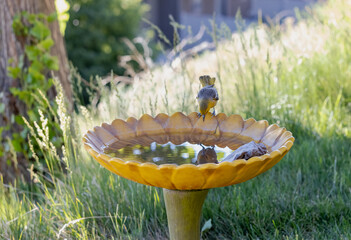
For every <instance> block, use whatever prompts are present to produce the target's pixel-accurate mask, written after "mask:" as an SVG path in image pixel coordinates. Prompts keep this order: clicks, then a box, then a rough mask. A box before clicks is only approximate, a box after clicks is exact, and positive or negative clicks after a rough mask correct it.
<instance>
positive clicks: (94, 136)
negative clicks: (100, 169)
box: [83, 112, 295, 190]
mask: <svg viewBox="0 0 351 240" xmlns="http://www.w3.org/2000/svg"><path fill="white" fill-rule="evenodd" d="M194 114H196V116H197V113H190V114H189V115H188V116H185V115H184V114H183V113H180V112H177V113H174V114H173V115H172V116H168V115H166V114H163V113H161V114H158V115H157V116H156V117H155V118H153V117H151V116H150V115H148V114H144V115H143V116H142V117H141V118H140V119H139V120H136V119H135V118H128V119H127V120H126V121H123V120H121V119H116V120H114V121H113V122H112V123H111V124H107V123H102V124H101V126H100V129H99V128H98V127H94V130H93V131H87V133H86V134H85V135H84V136H83V143H84V147H85V148H86V150H87V151H88V152H89V154H90V155H91V156H93V157H94V159H95V160H97V161H98V162H99V163H100V164H101V165H103V166H104V167H105V168H107V169H108V170H110V171H111V172H113V173H115V174H117V175H120V176H122V177H125V178H127V179H130V180H132V181H136V182H139V183H142V184H146V185H150V186H156V185H155V184H150V183H149V182H148V181H147V179H142V180H141V179H137V178H138V177H134V179H132V178H133V177H132V178H131V177H128V176H126V175H129V174H128V173H127V172H123V171H119V170H118V169H116V167H115V165H120V166H124V167H125V168H126V169H129V171H131V170H130V169H131V168H138V170H141V169H146V168H150V169H152V170H158V171H160V170H165V169H166V170H168V171H172V172H173V171H179V170H182V169H186V170H191V171H192V170H195V171H194V172H198V171H201V172H206V171H210V172H214V171H216V170H217V169H219V168H223V167H229V168H230V169H235V168H238V166H240V165H242V166H241V167H240V169H243V168H245V166H246V165H247V166H248V165H251V166H253V165H255V164H258V163H262V162H267V163H262V164H261V165H262V166H261V167H259V170H258V171H257V172H256V173H257V174H255V173H254V174H251V176H240V174H239V175H237V176H236V177H235V178H234V179H233V180H232V181H230V183H232V184H236V183H239V182H244V181H246V180H249V179H251V178H253V177H255V176H257V175H259V174H261V173H263V172H265V171H267V170H268V169H270V168H271V167H272V166H274V165H275V164H276V163H277V162H279V161H280V159H281V158H282V157H283V156H284V155H285V154H286V153H287V152H288V151H289V150H290V149H291V147H292V145H293V143H294V141H295V138H294V137H293V136H292V134H291V132H289V131H287V130H286V129H285V128H281V127H279V126H278V125H277V124H272V125H269V126H268V122H267V121H266V120H261V121H256V120H255V119H253V118H249V119H247V120H243V118H242V117H241V116H240V115H230V116H226V115H225V114H223V113H220V114H218V115H216V116H215V117H213V116H212V115H211V114H210V113H209V114H208V115H206V120H205V122H204V123H207V121H213V119H216V121H217V126H216V129H217V127H218V129H219V130H220V131H219V132H220V134H219V137H218V136H217V140H220V139H221V137H222V136H223V135H228V134H229V135H230V134H232V135H233V136H243V137H249V138H251V139H252V140H255V139H256V140H255V141H256V142H264V140H265V137H267V136H268V137H270V138H271V137H272V136H271V135H273V134H274V136H275V140H274V141H273V140H272V139H268V142H269V141H270V142H272V141H273V145H272V146H270V145H268V146H270V147H272V152H270V153H267V154H264V155H262V156H258V157H252V158H250V159H248V160H244V159H238V160H235V161H233V162H220V163H218V164H216V163H206V164H200V165H194V164H182V165H177V164H176V163H174V164H163V165H156V164H154V163H151V162H148V163H141V162H138V161H134V160H129V161H124V160H123V159H120V158H116V157H112V158H111V157H110V156H108V155H107V154H104V153H103V150H102V149H101V147H99V146H97V145H100V146H106V144H104V143H103V141H102V140H101V139H100V138H99V137H101V136H103V137H106V138H107V139H109V138H112V137H111V136H114V135H113V134H111V132H109V131H106V132H108V133H105V132H104V131H103V130H101V129H104V130H106V128H107V129H109V128H110V130H111V129H112V130H113V126H112V124H113V123H114V122H115V121H118V122H120V123H125V124H126V126H129V127H130V130H134V133H135V137H134V138H128V139H127V140H128V141H132V140H135V139H137V138H138V137H141V136H136V135H137V134H136V130H139V131H143V129H142V128H140V126H143V125H145V122H144V120H143V119H147V120H145V121H146V123H150V124H154V123H157V124H158V125H160V126H162V128H163V130H165V128H166V127H167V122H170V121H169V120H170V119H172V118H173V119H175V118H178V119H179V118H183V119H184V117H186V118H188V119H189V120H190V122H191V124H192V129H193V130H192V131H194V127H198V125H200V126H201V125H203V126H206V124H204V123H203V124H202V123H201V122H200V123H199V124H197V123H198V121H197V120H199V118H197V119H196V118H195V119H194ZM208 117H211V119H209V118H208ZM160 118H162V119H163V120H161V121H158V120H159V119H160ZM151 119H152V120H153V122H150V121H151ZM165 119H166V121H165ZM207 119H208V120H207ZM233 119H234V120H233ZM194 120H195V121H194ZM230 120H232V121H234V122H233V124H234V125H235V124H237V125H238V124H239V123H241V124H242V129H241V131H240V132H239V131H237V132H235V131H232V129H229V130H230V131H221V127H220V126H221V125H222V124H223V123H224V122H226V121H228V122H229V123H231V122H230ZM228 122H226V124H228ZM257 123H259V124H257ZM255 124H257V125H263V126H264V127H265V128H264V129H263V128H262V126H260V127H261V128H260V129H259V131H261V132H262V133H261V136H258V135H257V134H256V135H255V130H256V129H255V128H254V126H255ZM154 127H155V128H157V127H158V126H156V124H155V126H154ZM168 127H169V126H168ZM133 128H134V129H133ZM140 129H141V130H140ZM156 130H157V131H162V130H160V129H156ZM156 130H155V131H156ZM170 130H177V129H170V128H168V131H167V132H168V134H167V136H168V137H166V139H168V138H169V137H171V136H172V133H169V132H170ZM197 130H198V131H199V133H200V134H199V136H206V135H208V134H209V133H208V129H205V130H204V129H203V128H197ZM201 130H202V131H201ZM97 131H102V132H99V133H98V132H97ZM145 131H146V133H147V132H148V131H147V130H145ZM165 131H166V130H165ZM243 133H244V134H246V135H241V134H243ZM99 134H100V136H99ZM143 134H144V132H143V133H142V136H143V137H153V135H152V134H150V135H145V134H144V135H143ZM187 134H190V135H191V131H190V130H189V131H188V133H187ZM201 134H202V135H201ZM110 135H111V136H110ZM190 135H189V136H188V137H190V138H191V136H190ZM155 136H156V135H155ZM155 136H154V137H155ZM184 136H187V135H186V134H184ZM193 136H194V135H193ZM114 137H115V138H116V139H117V141H116V140H114V142H118V141H119V140H120V139H118V137H117V136H114ZM157 137H160V138H162V136H159V135H157ZM163 137H164V136H163ZM258 138H259V140H257V139H258ZM122 140H124V141H125V140H126V139H122ZM168 140H169V139H168ZM226 140H228V138H227V139H226ZM110 141H112V140H111V139H110V140H109V141H107V143H108V142H110ZM163 141H165V140H163ZM114 142H113V143H114ZM170 142H172V141H170ZM184 142H185V141H184ZM218 144H221V142H219V143H218ZM278 144H279V148H277V149H274V150H273V148H274V147H275V146H276V145H278ZM216 145H217V144H216ZM99 150H100V151H99ZM270 163H272V164H270ZM246 170H250V169H246ZM121 172H123V173H124V174H123V173H122V174H121ZM139 175H143V174H140V172H139ZM211 175H213V174H210V175H209V177H210V176H211ZM241 175H242V174H241ZM247 175H250V174H247ZM240 177H241V178H242V180H243V181H239V182H236V181H234V180H235V179H238V178H240ZM170 178H172V176H171V177H170ZM246 178H247V179H246ZM138 180H141V181H138ZM170 182H172V180H170ZM232 184H228V185H232ZM160 185H162V184H160ZM168 185H169V184H168ZM202 185H203V186H202V187H201V188H189V187H185V188H184V187H179V186H174V184H172V186H168V187H166V188H168V189H178V190H190V189H206V188H211V184H207V181H206V179H205V181H204V183H203V184H202ZM228 185H223V186H228ZM204 186H207V187H205V188H204ZM157 187H165V186H157ZM214 187H222V186H214Z"/></svg>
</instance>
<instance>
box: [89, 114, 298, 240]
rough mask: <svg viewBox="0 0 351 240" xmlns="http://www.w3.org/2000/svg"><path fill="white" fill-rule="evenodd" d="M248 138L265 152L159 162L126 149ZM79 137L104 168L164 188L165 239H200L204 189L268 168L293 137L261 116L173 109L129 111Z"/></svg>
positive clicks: (236, 143) (221, 144) (224, 143)
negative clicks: (137, 115)
mask: <svg viewBox="0 0 351 240" xmlns="http://www.w3.org/2000/svg"><path fill="white" fill-rule="evenodd" d="M251 141H255V142H256V143H263V144H264V145H265V146H266V147H267V149H268V153H267V154H264V155H262V156H257V157H252V158H250V159H248V160H244V159H239V160H235V161H232V162H228V161H223V162H219V163H206V164H200V165H195V164H193V163H184V164H177V163H167V162H166V163H163V164H160V165H158V164H156V163H154V162H145V161H141V160H140V159H139V158H138V157H137V156H136V155H134V156H135V159H133V158H131V157H130V155H128V154H126V153H127V152H128V151H129V152H130V149H131V147H133V146H142V147H148V146H150V144H153V143H156V144H167V143H169V142H171V143H172V144H174V145H180V144H184V143H189V144H203V145H206V146H214V145H216V146H217V147H218V148H226V147H228V148H229V149H231V150H235V149H237V148H238V147H240V146H242V145H243V144H246V143H249V142H251ZM83 142H84V147H85V149H86V150H87V151H88V152H89V154H90V155H91V156H93V157H94V159H95V160H96V161H98V162H99V163H100V164H101V165H102V166H104V167H105V168H106V169H108V170H109V171H111V172H113V173H115V174H117V175H119V176H121V177H124V178H126V179H129V180H132V181H134V182H137V183H141V184H145V185H149V186H154V187H160V188H163V195H164V199H165V204H166V212H167V219H168V228H169V236H170V239H172V240H185V239H189V240H196V239H200V218H201V211H202V205H203V202H204V201H205V198H206V196H207V193H208V191H209V189H211V188H217V187H225V186H230V185H234V184H238V183H241V182H245V181H247V180H249V179H251V178H254V177H256V176H257V175H259V174H261V173H263V172H265V171H267V170H268V169H270V168H271V167H273V166H274V165H275V164H276V163H277V162H279V161H280V160H281V159H282V158H283V157H284V156H285V154H286V153H287V152H288V151H289V150H290V148H291V147H292V145H293V142H294V137H293V136H292V134H291V132H289V131H287V130H286V129H285V128H281V127H279V126H278V125H277V124H272V125H269V124H268V122H267V121H266V120H261V121H256V120H255V119H253V118H249V119H247V120H244V119H243V118H242V117H241V116H240V115H230V116H226V115H225V114H223V113H219V114H217V115H216V116H213V115H212V114H211V113H208V114H207V115H206V117H205V120H203V118H202V117H201V118H200V117H199V116H198V114H197V113H195V112H193V113H191V114H189V115H187V116H186V115H184V114H183V113H180V112H177V113H174V114H173V115H172V116H168V115H166V114H163V113H160V114H158V115H157V116H156V117H151V116H150V115H147V114H144V115H143V116H142V117H141V118H140V119H138V120H137V119H135V118H133V117H130V118H128V119H127V120H126V121H124V120H121V119H116V120H114V121H113V122H112V123H111V124H107V123H103V124H102V125H101V126H97V127H95V128H94V130H91V131H88V132H87V133H86V134H85V135H84V137H83ZM112 150H115V151H122V154H120V155H117V156H116V155H115V154H111V152H113V151H112ZM154 151H156V152H157V148H156V150H154ZM124 156H126V157H124ZM132 156H133V155H132ZM167 156H168V155H167ZM166 158H167V157H166Z"/></svg>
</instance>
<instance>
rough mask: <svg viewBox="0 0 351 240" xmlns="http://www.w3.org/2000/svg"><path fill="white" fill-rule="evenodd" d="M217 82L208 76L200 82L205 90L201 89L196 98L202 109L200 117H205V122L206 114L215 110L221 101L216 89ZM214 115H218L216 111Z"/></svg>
mask: <svg viewBox="0 0 351 240" xmlns="http://www.w3.org/2000/svg"><path fill="white" fill-rule="evenodd" d="M215 81H216V79H215V78H211V77H210V76H207V75H206V76H201V77H200V82H201V85H202V87H203V88H201V89H200V91H199V93H198V94H197V97H196V98H197V101H198V103H199V108H200V113H199V116H203V120H204V121H205V116H206V114H207V113H208V112H209V111H210V109H211V108H214V107H215V106H216V104H217V101H218V99H219V98H218V92H217V90H216V88H215V87H214V83H215ZM212 114H213V115H215V114H216V112H215V110H214V109H213V113H212Z"/></svg>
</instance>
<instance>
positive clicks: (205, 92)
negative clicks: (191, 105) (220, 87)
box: [197, 86, 219, 100]
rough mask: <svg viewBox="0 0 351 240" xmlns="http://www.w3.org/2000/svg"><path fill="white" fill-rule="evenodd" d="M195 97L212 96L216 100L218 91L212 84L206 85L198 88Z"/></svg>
mask: <svg viewBox="0 0 351 240" xmlns="http://www.w3.org/2000/svg"><path fill="white" fill-rule="evenodd" d="M197 98H212V99H215V100H218V99H219V98H218V92H217V90H216V89H215V88H214V87H212V86H206V87H203V88H201V89H200V91H199V93H198V95H197Z"/></svg>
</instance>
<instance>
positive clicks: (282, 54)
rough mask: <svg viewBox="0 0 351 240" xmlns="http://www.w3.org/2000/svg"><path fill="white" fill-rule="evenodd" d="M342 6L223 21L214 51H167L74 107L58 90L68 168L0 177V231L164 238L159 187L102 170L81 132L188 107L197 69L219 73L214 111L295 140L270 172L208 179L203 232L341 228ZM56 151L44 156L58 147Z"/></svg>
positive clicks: (346, 61) (349, 26)
mask: <svg viewBox="0 0 351 240" xmlns="http://www.w3.org/2000/svg"><path fill="white" fill-rule="evenodd" d="M350 7H351V3H350V1H341V0H340V1H339V0H334V1H330V2H329V3H326V4H325V5H324V6H319V7H316V8H315V9H314V10H313V11H312V12H310V13H308V14H307V13H306V14H305V15H304V16H302V17H301V18H300V19H299V21H298V22H297V23H296V24H289V23H288V22H286V24H284V25H283V26H276V25H272V26H270V27H268V26H266V25H257V26H252V27H250V28H248V29H247V30H245V31H243V32H237V33H235V34H233V35H230V36H229V35H228V34H222V35H223V37H221V33H223V32H224V30H223V29H224V28H222V30H221V29H220V28H218V29H219V32H217V31H214V30H212V32H213V33H214V34H213V35H214V36H215V37H216V41H217V40H218V46H217V48H216V50H215V51H212V52H206V53H203V54H201V55H198V56H195V57H194V58H192V59H187V60H179V59H174V61H172V62H171V63H170V64H165V65H164V66H162V67H156V68H154V69H151V70H149V71H146V72H144V73H142V74H140V75H138V77H137V78H135V82H134V83H133V85H132V86H131V87H128V86H124V85H123V84H119V85H117V86H112V87H111V89H105V88H102V87H101V92H102V94H101V96H102V97H101V99H99V101H100V104H99V105H98V107H89V108H85V107H80V113H79V114H78V115H74V116H68V115H67V113H65V111H64V109H65V108H64V105H63V103H62V99H61V98H60V95H59V99H58V100H59V101H58V104H59V106H61V107H60V108H59V109H60V111H59V113H58V118H59V119H60V123H61V128H62V130H63V131H64V134H63V135H64V136H65V137H64V142H65V145H64V153H65V154H64V158H63V159H59V161H64V162H65V163H66V165H67V169H66V172H67V174H61V177H55V176H57V175H58V176H60V174H59V173H60V171H59V170H56V171H57V172H58V173H57V172H55V174H54V173H51V174H48V175H40V174H38V173H37V175H36V174H35V173H33V177H34V179H35V184H33V185H27V184H25V183H23V182H20V181H19V182H17V184H15V185H5V184H2V185H0V196H1V197H0V216H1V217H0V236H1V237H2V238H5V239H54V238H60V239H65V238H67V239H93V238H96V239H166V238H167V220H166V213H165V208H164V202H163V196H162V194H161V193H162V191H161V189H157V188H153V187H148V186H143V185H140V184H136V183H134V182H130V181H128V180H125V179H122V178H119V177H117V176H115V175H113V174H111V173H109V172H108V171H107V170H105V169H104V168H102V167H100V165H99V164H98V163H97V162H95V161H94V160H92V159H91V157H90V156H89V155H88V154H87V153H86V152H85V151H84V149H83V148H82V144H81V140H80V139H81V136H82V133H84V132H85V131H86V130H87V129H91V128H92V127H93V126H95V125H98V124H100V123H101V122H102V121H105V122H110V121H111V120H112V119H114V118H117V117H119V118H127V117H128V116H134V117H139V116H140V115H141V114H143V113H149V114H151V115H156V114H157V113H159V112H166V113H172V112H175V111H182V112H185V113H189V112H192V111H196V110H197V107H196V102H195V96H196V92H197V91H198V90H199V87H200V86H199V83H198V81H197V78H198V76H199V75H203V74H210V75H216V77H217V79H218V83H217V86H218V90H219V93H220V101H219V104H218V107H217V109H216V110H217V112H224V113H226V114H233V113H238V114H241V115H243V116H244V117H246V118H249V117H254V118H256V119H267V120H268V121H269V122H270V123H278V124H279V125H281V126H284V127H286V128H287V129H289V130H290V131H291V132H292V133H293V135H294V136H295V137H296V142H295V144H294V146H293V148H292V149H291V151H290V152H289V153H288V154H287V155H286V156H285V157H284V159H283V160H282V161H281V162H280V163H279V164H277V165H276V166H274V167H273V168H272V169H271V170H269V171H268V172H266V173H264V174H262V175H260V176H258V177H256V178H255V179H252V180H250V181H248V182H245V183H241V184H238V185H236V186H231V187H225V188H219V189H212V190H211V191H210V193H209V196H208V198H207V199H206V201H205V205H204V209H203V222H205V221H206V220H209V219H211V220H212V228H211V229H210V230H208V231H207V232H204V233H203V238H204V239H233V238H238V239H350V238H351V202H350V200H349V199H350V198H351V180H350V179H351V178H350V176H351V147H350V146H351V81H350V79H351V41H350V33H351V18H350V17H349V16H351V10H350V9H351V8H350ZM209 31H211V30H209ZM219 40H220V41H219ZM59 92H60V91H59ZM39 125H40V124H39ZM70 125H72V126H74V128H70ZM40 126H41V125H40ZM70 129H71V130H70ZM34 135H35V133H34ZM36 138H37V141H42V140H41V139H42V138H41V137H40V136H36ZM54 152H55V151H54V150H53V149H51V150H50V151H43V156H44V157H45V158H47V159H48V160H50V159H51V160H52V159H53V158H58V157H55V154H54ZM56 160H57V159H56ZM52 171H55V170H52ZM44 179H45V181H44Z"/></svg>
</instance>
